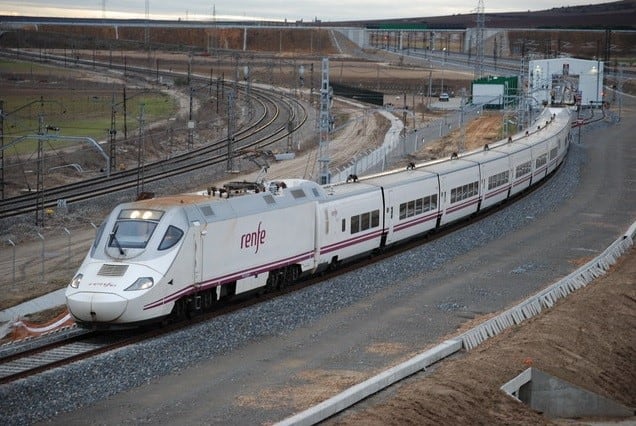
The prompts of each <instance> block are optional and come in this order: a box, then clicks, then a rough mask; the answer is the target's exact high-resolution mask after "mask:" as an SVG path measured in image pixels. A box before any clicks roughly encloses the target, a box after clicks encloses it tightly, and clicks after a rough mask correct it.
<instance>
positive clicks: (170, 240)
mask: <svg viewBox="0 0 636 426" xmlns="http://www.w3.org/2000/svg"><path fill="white" fill-rule="evenodd" d="M182 236H183V231H182V230H181V229H179V228H177V227H176V226H172V225H170V226H169V227H168V229H167V230H166V233H165V234H164V236H163V239H162V240H161V243H159V250H168V249H169V248H170V247H173V246H174V245H175V244H177V243H178V242H179V240H180V239H181V237H182Z"/></svg>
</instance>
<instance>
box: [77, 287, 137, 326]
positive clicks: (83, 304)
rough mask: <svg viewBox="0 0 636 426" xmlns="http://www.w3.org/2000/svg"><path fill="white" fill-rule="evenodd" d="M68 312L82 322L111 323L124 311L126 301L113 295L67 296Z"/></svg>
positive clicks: (84, 293)
mask: <svg viewBox="0 0 636 426" xmlns="http://www.w3.org/2000/svg"><path fill="white" fill-rule="evenodd" d="M66 304H67V306H68V310H69V312H70V313H71V315H73V317H75V319H77V320H79V321H83V322H100V323H102V322H113V321H115V320H117V318H119V317H120V316H122V314H123V313H124V312H125V311H126V307H127V306H128V300H126V299H124V298H123V297H121V296H118V295H117V294H113V293H90V292H79V293H75V294H73V295H70V296H67V298H66Z"/></svg>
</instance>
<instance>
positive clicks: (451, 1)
mask: <svg viewBox="0 0 636 426" xmlns="http://www.w3.org/2000/svg"><path fill="white" fill-rule="evenodd" d="M148 2H149V15H150V18H151V19H182V20H184V19H188V20H210V19H212V16H213V15H214V16H216V18H217V19H219V20H222V19H264V20H281V21H282V20H285V19H286V20H288V21H296V20H300V19H302V20H304V21H305V22H307V21H313V20H315V19H319V20H322V21H342V20H363V19H382V18H408V17H427V16H440V15H453V14H466V13H474V12H475V11H476V10H477V5H478V0H470V1H466V0H419V1H418V0H415V1H413V0H411V1H409V0H402V1H395V0H315V1H314V0H294V1H290V0H185V1H178V0H148ZM483 3H484V10H485V12H486V13H495V12H522V11H527V10H543V9H551V8H553V7H562V6H579V5H586V4H599V3H608V2H607V1H603V0H598V1H593V0H532V1H528V2H520V1H511V0H484V1H483ZM104 4H105V12H104V11H103V10H102V9H103V5H104ZM145 14H146V0H48V1H47V0H40V1H37V0H0V15H22V16H42V17H44V16H46V17H50V16H55V17H82V18H102V17H105V18H124V19H125V18H144V17H145Z"/></svg>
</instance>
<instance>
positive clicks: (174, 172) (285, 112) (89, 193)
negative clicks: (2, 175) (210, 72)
mask: <svg viewBox="0 0 636 426" xmlns="http://www.w3.org/2000/svg"><path fill="white" fill-rule="evenodd" d="M5 53H6V52H5ZM21 55H22V56H24V55H25V54H24V52H22V53H21ZM33 59H39V60H42V59H40V57H39V55H35V54H33ZM48 60H52V59H51V58H50V57H49V58H48ZM58 60H60V59H58ZM90 65H91V66H93V63H92V62H91V63H90ZM104 66H106V64H104ZM133 72H137V73H140V74H143V73H147V72H148V70H147V69H145V68H143V67H128V68H127V73H133ZM168 74H170V75H172V76H174V73H168ZM191 78H192V79H193V80H194V81H197V80H199V82H204V81H207V78H204V77H200V76H196V75H195V76H192V77H191ZM250 96H251V98H252V100H253V102H254V104H256V105H255V111H256V114H254V115H255V119H254V120H253V121H252V122H251V123H249V125H248V126H246V127H245V128H243V129H239V130H237V131H236V132H235V134H234V141H233V145H234V149H235V150H237V151H238V150H241V149H250V148H266V147H270V146H272V145H274V144H276V143H278V142H280V141H282V140H284V139H285V138H286V137H287V136H288V134H289V133H290V132H294V131H296V130H298V129H299V128H300V127H301V126H302V125H303V124H304V123H305V122H306V121H307V118H308V115H307V111H306V109H305V108H304V106H303V105H302V104H301V103H300V102H299V101H297V100H296V99H295V98H293V97H289V96H285V95H284V94H282V95H281V94H277V96H272V95H271V92H270V91H267V90H264V89H260V88H252V89H251V90H250ZM290 122H292V123H294V126H293V127H292V128H290V127H289V123H290ZM227 160H228V140H227V138H225V139H222V140H217V141H214V142H212V143H210V144H208V145H206V146H204V147H200V148H197V149H193V150H191V151H189V152H186V153H184V154H181V155H178V156H175V157H172V158H170V159H167V160H160V161H156V162H153V163H149V164H147V165H143V167H142V168H134V169H129V170H125V171H119V172H115V173H112V174H110V175H104V176H99V177H93V178H89V179H84V180H82V181H80V182H76V183H73V184H68V185H63V186H58V187H53V188H45V189H44V190H43V191H39V192H30V193H27V194H24V195H20V196H16V197H10V198H6V199H5V200H2V201H1V202H0V218H7V217H12V216H18V215H23V214H27V213H33V212H36V211H37V210H38V209H46V208H51V207H54V206H56V205H57V203H58V200H65V202H66V203H73V202H79V201H83V200H87V199H92V198H93V197H95V196H100V195H106V194H110V193H114V192H118V191H122V190H126V189H130V188H135V187H137V188H139V187H140V186H141V187H143V185H144V184H145V183H150V182H155V181H158V180H161V179H166V178H170V177H174V176H178V175H181V174H185V173H190V172H193V171H198V170H201V169H204V168H209V167H211V166H212V167H214V166H221V165H222V164H223V163H225V162H226V161H227Z"/></svg>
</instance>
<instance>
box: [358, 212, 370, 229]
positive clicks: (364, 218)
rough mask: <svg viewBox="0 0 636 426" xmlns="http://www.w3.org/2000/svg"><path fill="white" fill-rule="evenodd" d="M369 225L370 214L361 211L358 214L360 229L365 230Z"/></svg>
mask: <svg viewBox="0 0 636 426" xmlns="http://www.w3.org/2000/svg"><path fill="white" fill-rule="evenodd" d="M370 226H371V214H370V213H362V214H361V215H360V229H361V230H362V231H366V230H367V229H369V227H370Z"/></svg>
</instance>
